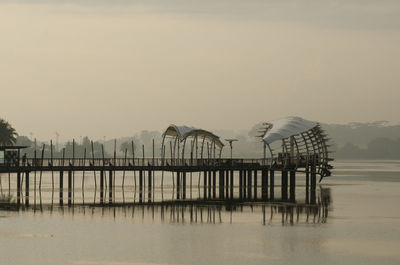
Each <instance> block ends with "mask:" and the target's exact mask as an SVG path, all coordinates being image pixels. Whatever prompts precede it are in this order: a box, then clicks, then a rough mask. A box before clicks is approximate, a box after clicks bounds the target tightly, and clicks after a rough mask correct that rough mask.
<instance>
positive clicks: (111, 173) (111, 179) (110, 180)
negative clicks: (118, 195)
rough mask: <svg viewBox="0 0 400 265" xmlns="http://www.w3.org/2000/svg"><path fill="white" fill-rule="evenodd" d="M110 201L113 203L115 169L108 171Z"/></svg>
mask: <svg viewBox="0 0 400 265" xmlns="http://www.w3.org/2000/svg"><path fill="white" fill-rule="evenodd" d="M108 202H109V203H110V204H112V203H113V171H112V170H109V171H108Z"/></svg>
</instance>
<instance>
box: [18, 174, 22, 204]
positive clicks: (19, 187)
mask: <svg viewBox="0 0 400 265" xmlns="http://www.w3.org/2000/svg"><path fill="white" fill-rule="evenodd" d="M20 203H21V172H17V204H20Z"/></svg>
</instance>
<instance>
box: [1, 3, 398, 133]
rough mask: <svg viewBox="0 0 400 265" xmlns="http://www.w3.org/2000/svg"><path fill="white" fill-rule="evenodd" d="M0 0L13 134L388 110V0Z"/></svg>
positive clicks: (393, 57)
mask: <svg viewBox="0 0 400 265" xmlns="http://www.w3.org/2000/svg"><path fill="white" fill-rule="evenodd" d="M30 2H31V1H1V0H0V91H1V104H0V117H2V118H5V119H7V120H8V121H9V122H10V123H11V124H12V125H13V126H14V127H15V128H16V129H17V131H18V132H19V133H20V134H22V135H29V134H30V133H33V135H34V136H35V137H37V138H39V139H50V138H54V137H55V132H56V131H58V132H59V133H60V135H61V139H67V138H72V137H76V138H77V137H79V136H84V135H89V136H91V137H94V138H103V136H106V137H107V138H109V137H119V136H131V135H132V134H133V133H135V132H137V131H140V130H143V129H148V130H159V131H161V130H163V129H164V128H166V127H167V126H168V125H169V124H170V123H175V124H178V125H180V124H186V125H192V126H196V127H202V128H204V129H217V128H218V129H235V130H239V129H248V128H251V127H252V126H253V125H254V124H255V123H257V122H260V121H268V120H272V119H277V118H281V117H284V116H288V115H296V116H301V117H304V118H306V119H311V120H316V121H320V122H329V123H347V122H352V121H375V120H389V121H390V122H392V123H400V115H399V113H400V48H399V47H400V1H398V0H395V1H384V0H379V1H372V0H370V1H368V0H363V1H354V0H347V1H272V0H271V1H235V0H226V1H225V0H223V1H218V0H213V1H208V0H202V1H200V0H199V1H189V0H185V1H183V0H182V1H178V0H176V1H161V0H160V1H94V0H93V1H84V0H83V1H73V0H70V1H36V4H31V3H30Z"/></svg>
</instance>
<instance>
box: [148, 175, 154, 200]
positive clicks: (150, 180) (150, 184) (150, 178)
mask: <svg viewBox="0 0 400 265" xmlns="http://www.w3.org/2000/svg"><path fill="white" fill-rule="evenodd" d="M147 173H148V174H147V182H148V187H147V191H148V196H147V200H148V202H151V198H152V196H151V191H152V173H153V172H152V171H151V170H150V169H149V170H148V172H147Z"/></svg>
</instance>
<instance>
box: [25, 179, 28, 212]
mask: <svg viewBox="0 0 400 265" xmlns="http://www.w3.org/2000/svg"><path fill="white" fill-rule="evenodd" d="M25 205H26V206H29V171H26V172H25Z"/></svg>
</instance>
